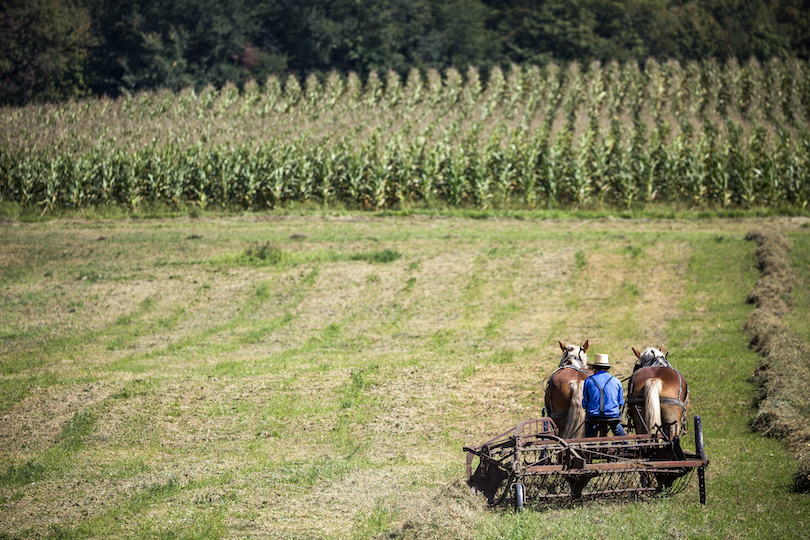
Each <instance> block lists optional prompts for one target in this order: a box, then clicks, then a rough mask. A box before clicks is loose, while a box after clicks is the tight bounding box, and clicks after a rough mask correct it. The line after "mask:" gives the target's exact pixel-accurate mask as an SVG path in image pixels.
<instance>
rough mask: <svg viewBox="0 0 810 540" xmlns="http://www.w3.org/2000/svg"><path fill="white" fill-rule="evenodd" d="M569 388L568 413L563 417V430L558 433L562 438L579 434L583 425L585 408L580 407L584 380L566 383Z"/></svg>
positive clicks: (570, 437)
mask: <svg viewBox="0 0 810 540" xmlns="http://www.w3.org/2000/svg"><path fill="white" fill-rule="evenodd" d="M568 388H570V389H571V401H570V402H569V404H568V414H567V415H566V417H565V431H564V432H563V433H562V435H560V436H561V437H562V438H563V439H574V438H576V437H577V436H579V435H581V432H582V427H583V426H584V425H585V409H584V408H583V407H582V393H583V389H584V388H585V381H583V380H576V381H571V382H569V383H568Z"/></svg>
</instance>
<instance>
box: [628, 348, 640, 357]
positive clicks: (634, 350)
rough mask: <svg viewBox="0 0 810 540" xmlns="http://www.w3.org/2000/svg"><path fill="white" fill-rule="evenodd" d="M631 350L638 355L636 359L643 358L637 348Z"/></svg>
mask: <svg viewBox="0 0 810 540" xmlns="http://www.w3.org/2000/svg"><path fill="white" fill-rule="evenodd" d="M630 348H631V349H633V352H634V353H636V358H641V353H640V352H638V351H637V350H636V348H635V347H630Z"/></svg>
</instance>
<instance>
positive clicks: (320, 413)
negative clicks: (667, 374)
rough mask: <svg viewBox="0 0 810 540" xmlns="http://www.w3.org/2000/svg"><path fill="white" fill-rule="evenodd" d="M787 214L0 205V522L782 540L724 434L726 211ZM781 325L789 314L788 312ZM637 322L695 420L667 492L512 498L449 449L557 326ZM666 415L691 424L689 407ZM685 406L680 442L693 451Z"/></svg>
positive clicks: (743, 415) (497, 428)
mask: <svg viewBox="0 0 810 540" xmlns="http://www.w3.org/2000/svg"><path fill="white" fill-rule="evenodd" d="M808 223H810V220H808V219H807V218H768V219H755V218H750V219H717V220H715V219H683V220H678V219H661V220H641V219H638V220H632V219H621V220H620V219H611V218H601V219H559V220H554V219H545V220H540V219H513V218H490V219H469V218H464V217H455V216H452V215H435V216H423V215H413V216H396V217H390V216H389V217H385V216H377V215H372V214H363V213H357V214H352V213H349V214H343V215H327V214H315V215H304V216H293V215H273V214H270V215H265V214H247V215H242V216H233V215H228V216H220V215H205V216H202V217H199V218H196V219H193V218H175V219H147V220H135V219H118V220H109V221H101V220H93V221H86V220H79V219H59V220H52V221H46V222H40V223H21V222H12V221H7V222H5V223H3V224H2V225H0V334H1V335H2V340H0V419H2V420H1V421H0V538H374V537H380V538H571V537H574V536H576V537H580V538H752V539H753V538H757V539H758V538H780V539H784V538H806V537H807V536H808V532H807V531H808V530H810V499H808V496H807V495H802V494H796V493H791V492H790V486H791V480H792V475H793V473H794V471H795V470H796V467H797V462H796V461H795V459H794V457H793V456H792V455H791V454H789V453H788V452H787V451H786V450H785V448H784V446H783V445H782V444H781V443H780V442H779V441H776V440H772V439H767V438H763V437H761V436H760V435H757V434H754V433H752V431H751V429H750V427H749V423H750V420H751V418H752V417H753V416H754V414H755V412H756V409H755V402H754V394H755V388H754V386H753V385H752V384H751V383H750V382H749V378H750V375H751V372H752V371H753V369H754V368H755V367H756V365H757V360H758V359H757V357H756V354H755V353H754V352H753V351H751V350H750V349H749V348H748V346H747V342H748V336H746V334H745V333H744V332H743V330H742V328H743V324H744V322H745V318H746V316H747V315H748V313H749V312H750V310H751V309H752V307H751V306H750V305H748V304H746V303H745V298H746V295H747V293H748V291H749V290H750V289H751V287H752V286H753V284H754V282H755V281H756V279H757V277H758V271H757V269H756V268H755V264H754V260H753V252H754V249H755V245H754V244H753V242H746V241H745V239H744V238H745V234H746V233H747V232H748V231H750V230H752V229H757V228H776V229H778V230H779V231H780V232H782V233H783V234H785V235H786V236H787V237H788V238H789V239H791V241H792V242H793V245H794V250H793V251H792V252H791V257H792V258H793V259H792V260H793V261H794V267H795V269H796V271H797V273H798V274H799V276H800V278H801V279H802V280H803V281H801V284H800V285H799V286H798V289H799V293H797V294H796V295H795V296H796V301H795V302H794V306H793V312H792V313H791V315H790V318H789V323H790V324H792V325H794V326H796V327H797V329H799V330H800V333H801V332H803V335H806V327H804V326H803V323H802V322H801V321H806V319H807V315H810V300H809V299H808V296H809V295H808V294H807V293H806V290H807V283H810V281H809V280H810V267H808V265H809V264H810V261H809V260H808V252H810V250H808V238H809V237H810V225H808ZM802 329H804V330H802ZM586 339H587V340H589V341H590V349H589V350H588V352H589V353H590V354H594V353H607V354H610V356H611V361H612V362H613V363H615V365H616V367H615V368H614V373H616V374H618V375H628V374H629V373H630V372H631V370H632V365H633V360H634V357H633V355H632V351H631V350H630V347H636V348H643V347H647V346H653V345H654V346H659V345H661V344H662V343H663V344H665V346H666V348H667V350H669V351H671V352H670V357H669V358H670V361H671V362H672V363H673V364H674V365H675V366H676V367H677V368H679V369H680V370H681V371H682V372H683V373H684V374H685V375H686V377H687V379H688V380H689V383H690V389H691V392H692V411H691V412H692V414H700V415H701V416H702V418H703V423H704V432H705V438H706V441H705V442H706V450H707V453H708V456H709V458H710V460H711V463H710V465H709V468H708V470H707V482H708V487H707V491H708V504H707V505H706V506H701V505H699V504H698V497H697V487H696V484H697V482H696V480H695V479H694V478H693V480H692V486H691V488H690V489H689V490H687V491H686V492H685V493H682V494H679V495H675V496H673V497H669V498H662V499H656V498H653V499H645V500H641V501H587V502H584V503H581V504H574V505H570V506H562V507H560V506H557V507H553V506H552V507H549V506H539V507H537V508H534V509H532V510H531V511H527V512H523V513H521V514H517V515H516V514H513V513H512V512H510V511H499V510H490V509H487V508H486V507H485V504H484V501H483V499H481V498H478V497H475V496H473V495H472V494H470V493H469V490H467V489H466V486H465V485H464V484H463V479H464V453H463V452H462V446H463V445H465V444H471V443H480V442H483V441H484V440H486V439H488V438H490V437H491V436H494V435H496V434H498V433H500V432H501V431H503V430H505V429H507V428H509V427H510V426H513V425H514V424H516V423H517V422H518V421H520V420H524V419H528V418H532V417H538V416H540V414H541V408H542V403H543V386H544V383H545V379H546V377H547V376H548V375H549V374H550V373H551V372H552V371H553V369H554V368H555V367H556V365H557V362H558V361H559V353H560V350H559V345H558V344H557V340H562V341H564V342H574V343H577V344H580V343H581V342H584V341H585V340H586ZM690 424H691V422H690ZM692 435H693V434H692V431H691V428H690V432H689V434H688V435H687V436H686V442H685V446H686V447H687V448H690V449H692V448H694V442H693V438H692Z"/></svg>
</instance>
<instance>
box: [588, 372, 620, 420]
mask: <svg viewBox="0 0 810 540" xmlns="http://www.w3.org/2000/svg"><path fill="white" fill-rule="evenodd" d="M622 405H624V396H623V392H622V383H620V382H619V379H617V378H616V377H614V376H613V375H611V374H610V373H608V372H607V371H604V370H600V371H597V372H596V373H594V374H593V375H591V376H590V377H588V378H587V379H586V380H585V388H584V389H583V398H582V406H583V407H584V408H585V410H586V412H587V414H588V416H596V417H600V416H601V417H607V418H616V417H618V416H619V415H620V414H621V407H622Z"/></svg>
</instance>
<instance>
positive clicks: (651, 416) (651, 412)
mask: <svg viewBox="0 0 810 540" xmlns="http://www.w3.org/2000/svg"><path fill="white" fill-rule="evenodd" d="M662 387H663V384H662V382H661V379H650V380H649V381H647V383H646V384H645V385H644V423H645V424H647V429H648V430H649V432H650V433H652V432H653V430H654V429H655V426H660V425H661V388H662Z"/></svg>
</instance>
